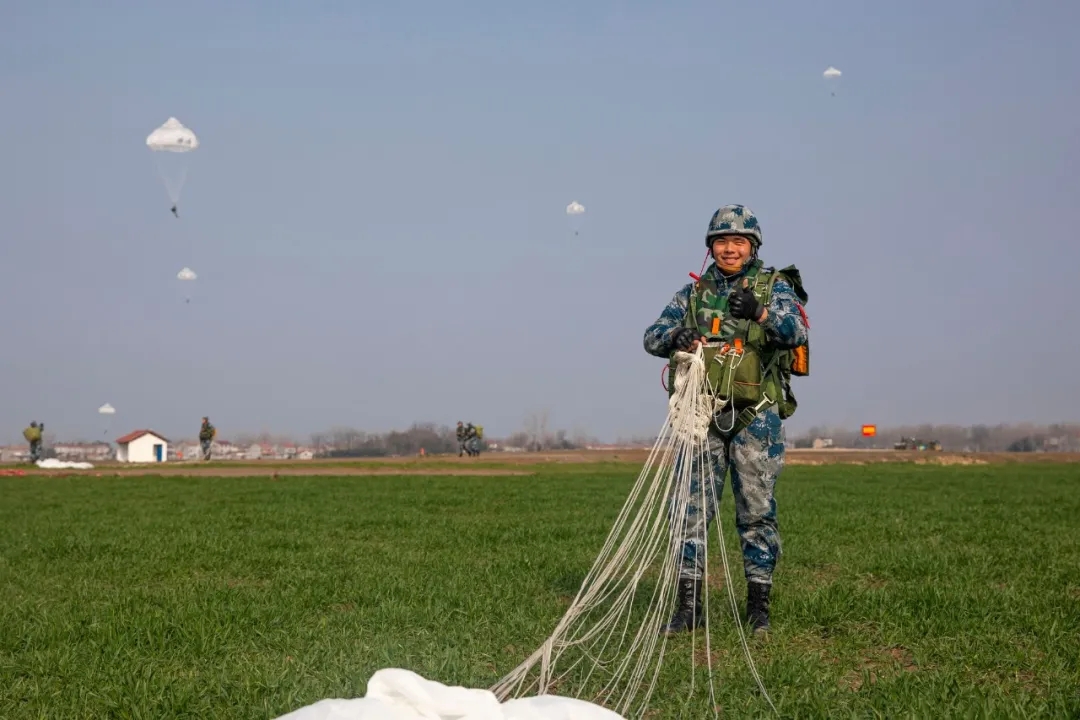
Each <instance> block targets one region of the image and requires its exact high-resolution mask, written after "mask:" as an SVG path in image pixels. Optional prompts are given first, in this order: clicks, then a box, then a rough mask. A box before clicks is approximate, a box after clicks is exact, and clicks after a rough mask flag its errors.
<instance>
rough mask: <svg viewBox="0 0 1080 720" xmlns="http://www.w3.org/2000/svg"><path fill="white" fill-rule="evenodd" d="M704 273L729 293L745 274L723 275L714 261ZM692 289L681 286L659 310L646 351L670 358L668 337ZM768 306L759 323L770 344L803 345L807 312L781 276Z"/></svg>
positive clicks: (680, 322) (681, 318) (647, 332)
mask: <svg viewBox="0 0 1080 720" xmlns="http://www.w3.org/2000/svg"><path fill="white" fill-rule="evenodd" d="M705 272H707V273H712V274H713V277H715V278H716V283H717V287H718V288H719V289H720V291H721V292H730V291H731V290H732V289H734V288H735V286H736V284H737V283H738V282H739V281H740V280H742V277H743V275H744V274H745V273H744V272H743V271H740V272H738V273H735V274H734V275H731V276H725V275H724V274H723V273H721V272H720V269H719V268H718V267H716V264H715V263H714V264H712V265H710V266H709V269H708V270H706V271H705ZM761 272H772V268H763V269H762V271H761ZM693 289H694V283H687V284H686V285H684V286H683V288H682V289H681V290H679V292H677V293H675V296H674V297H673V298H671V302H669V303H668V304H667V307H665V308H664V310H663V312H661V313H660V317H658V318H657V319H656V322H654V323H653V324H652V325H650V326H649V327H648V328H646V329H645V339H644V345H645V352H647V353H649V354H650V355H655V356H656V357H662V358H665V359H667V358H669V357H671V353H672V351H673V350H674V347H673V346H672V341H671V336H672V334H673V333H674V332H675V330H676V329H678V328H679V327H682V325H683V322H684V319H685V317H686V309H687V307H688V306H689V304H690V293H691V292H693ZM767 309H768V311H769V314H768V317H766V318H765V320H764V322H762V323H761V327H762V329H764V330H765V337H766V339H767V341H768V342H769V344H771V345H773V346H774V347H776V348H795V347H798V346H799V345H804V344H806V342H807V341H808V339H809V328H808V325H807V322H806V315H805V313H804V312H803V310H802V307H801V305H800V304H799V299H798V297H797V296H796V295H795V291H794V290H793V289H792V287H791V285H789V284H788V283H787V282H785V281H784V280H783V279H782V278H778V279H777V280H776V283H775V284H774V285H773V289H772V296H771V297H770V298H769V304H768V306H767Z"/></svg>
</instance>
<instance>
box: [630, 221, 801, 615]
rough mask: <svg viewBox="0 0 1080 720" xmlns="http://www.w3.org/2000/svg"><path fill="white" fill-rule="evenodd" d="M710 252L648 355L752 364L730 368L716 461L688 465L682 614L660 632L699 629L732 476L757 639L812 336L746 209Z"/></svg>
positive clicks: (656, 329) (718, 368)
mask: <svg viewBox="0 0 1080 720" xmlns="http://www.w3.org/2000/svg"><path fill="white" fill-rule="evenodd" d="M705 246H706V247H707V248H709V250H710V253H711V256H712V259H713V263H712V265H710V266H709V268H708V270H706V271H705V273H704V274H703V275H702V276H701V278H700V279H698V280H697V281H696V282H694V283H689V284H687V285H686V286H685V287H683V288H682V289H681V290H680V291H679V292H677V293H676V294H675V297H674V298H672V300H671V302H670V303H668V306H667V307H666V308H664V311H663V312H662V313H661V314H660V317H659V318H658V319H657V320H656V322H655V323H653V324H652V325H650V326H649V328H648V329H647V330H646V331H645V338H644V345H645V350H646V352H648V353H649V354H651V355H655V356H657V357H663V358H669V357H670V356H671V355H672V353H673V352H674V351H675V350H683V351H687V352H693V351H695V350H696V349H697V348H698V345H699V343H702V342H705V343H706V349H707V350H708V349H710V348H716V347H717V346H720V347H721V348H723V347H724V344H725V343H726V344H727V346H728V347H729V348H730V347H739V346H738V344H736V343H735V340H736V339H739V340H741V342H742V348H743V349H742V350H741V351H739V352H740V353H742V352H745V354H744V355H741V362H739V364H737V365H736V364H735V363H728V364H727V372H728V373H729V375H728V377H727V379H728V381H729V382H728V383H727V385H726V386H727V387H731V388H734V390H733V391H732V392H731V393H730V395H731V397H732V400H731V402H729V403H728V404H727V405H726V406H725V407H724V408H723V409H722V410H721V411H720V412H719V413H717V415H716V416H715V417H714V418H713V421H712V423H710V425H709V438H708V440H709V457H708V458H707V459H706V458H702V457H697V458H693V459H692V461H691V462H692V465H691V469H692V472H691V487H690V492H691V498H692V499H691V501H690V503H689V506H688V508H687V517H686V528H685V530H684V533H685V535H684V537H683V549H682V557H681V567H680V572H679V590H678V606H677V608H676V610H675V613H674V615H673V617H672V618H671V622H670V623H669V624H667V625H666V626H664V627H663V629H662V630H661V632H663V633H665V634H673V633H678V632H684V631H688V630H693V629H694V628H696V627H698V626H699V625H700V624H701V621H702V618H701V617H700V615H701V582H702V580H703V577H702V575H703V571H704V561H705V558H704V557H703V555H704V541H705V536H706V532H707V531H708V525H709V523H710V522H712V520H713V517H714V515H715V513H716V508H717V506H719V504H720V497H721V494H722V492H723V487H724V477H725V475H726V474H727V471H728V469H730V470H731V489H732V491H733V492H734V494H735V523H736V527H737V529H738V532H739V538H740V541H741V546H742V555H743V571H744V574H745V576H746V581H747V600H746V619H747V621H748V622H749V623H750V625H751V626H752V628H753V630H754V632H755V633H757V632H763V631H767V630H768V629H769V594H770V590H771V588H772V575H773V570H774V568H775V567H776V561H777V558H778V556H779V555H780V552H781V548H780V533H779V530H778V526H777V519H776V500H775V498H774V496H773V491H774V488H775V485H776V480H777V477H778V476H779V474H780V471H781V469H782V468H783V466H784V452H785V440H786V436H785V430H784V424H783V422H782V420H783V419H784V418H786V417H788V416H789V415H791V413H793V412H794V411H795V407H796V403H795V397H794V395H793V394H792V393H791V386H790V377H791V375H792V374H796V375H805V374H808V373H809V345H808V340H809V335H808V327H809V326H808V323H807V318H806V313H805V311H804V310H803V306H802V304H803V303H805V302H806V300H807V296H806V293H805V291H804V290H803V288H802V279H801V277H800V275H799V271H798V270H797V269H796V268H795V267H794V266H790V267H787V268H784V269H783V270H781V271H776V270H775V269H773V268H771V267H768V268H766V267H764V266H763V264H762V262H761V261H760V260H758V257H757V254H758V250H759V249H760V248H761V227H760V225H759V224H758V221H757V218H756V217H755V216H754V214H753V212H751V211H750V209H749V208H747V207H744V206H742V205H727V206H724V207H722V208H720V209H719V210H717V211H716V213H714V214H713V216H712V220H711V221H710V223H709V228H708V230H707V232H706V235H705ZM688 308H689V310H688ZM714 341H715V342H714ZM707 367H708V368H709V374H710V378H709V379H710V382H712V383H714V386H715V383H716V381H717V379H718V377H716V376H715V375H714V373H715V374H719V373H723V372H724V363H717V362H710V363H708V365H707ZM736 368H738V370H736ZM740 376H741V379H742V382H740ZM703 460H705V461H707V462H711V464H712V471H713V475H714V478H715V482H713V483H709V485H710V486H707V487H705V504H706V507H705V508H704V509H703V508H700V507H698V502H699V501H697V500H695V498H700V497H701V495H700V493H701V490H702V488H701V484H702V482H703V478H704V472H703V470H704V469H703V467H702V462H703ZM703 511H704V512H703Z"/></svg>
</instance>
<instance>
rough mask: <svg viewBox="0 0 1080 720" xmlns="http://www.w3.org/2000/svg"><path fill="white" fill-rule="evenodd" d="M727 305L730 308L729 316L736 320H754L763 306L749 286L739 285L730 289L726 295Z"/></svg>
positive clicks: (759, 314) (759, 315)
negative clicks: (729, 292)
mask: <svg viewBox="0 0 1080 720" xmlns="http://www.w3.org/2000/svg"><path fill="white" fill-rule="evenodd" d="M728 307H729V308H731V316H732V317H733V318H736V319H737V320H754V321H756V320H757V319H758V318H759V317H761V311H762V310H764V309H765V306H764V305H762V304H761V303H760V302H758V299H757V298H756V297H754V293H753V292H751V291H750V288H745V287H740V288H736V289H735V290H732V291H731V294H730V295H728Z"/></svg>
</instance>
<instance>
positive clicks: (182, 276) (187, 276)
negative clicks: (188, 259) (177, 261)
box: [176, 268, 199, 303]
mask: <svg viewBox="0 0 1080 720" xmlns="http://www.w3.org/2000/svg"><path fill="white" fill-rule="evenodd" d="M176 277H177V279H178V280H186V281H190V280H194V279H196V278H197V277H199V276H198V275H196V274H195V271H194V270H192V269H191V268H184V269H183V270H181V271H180V272H178V273H176ZM189 287H190V286H189ZM184 302H185V303H190V302H191V290H190V289H189V290H187V291H186V293H185V296H184Z"/></svg>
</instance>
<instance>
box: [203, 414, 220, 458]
mask: <svg viewBox="0 0 1080 720" xmlns="http://www.w3.org/2000/svg"><path fill="white" fill-rule="evenodd" d="M216 435H217V428H216V427H214V426H213V425H211V424H210V418H208V417H203V419H202V427H200V428H199V444H200V445H202V454H203V460H209V459H210V445H211V443H213V442H214V437H215V436H216Z"/></svg>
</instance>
